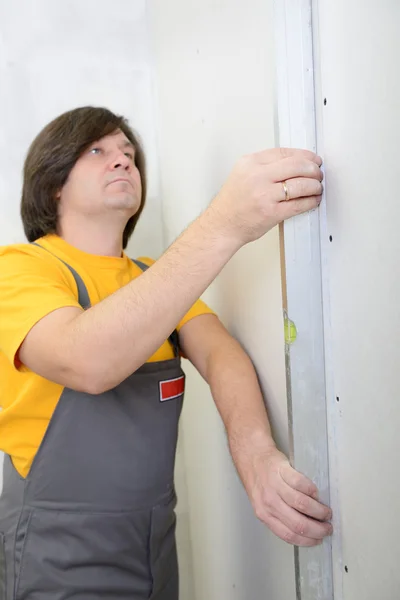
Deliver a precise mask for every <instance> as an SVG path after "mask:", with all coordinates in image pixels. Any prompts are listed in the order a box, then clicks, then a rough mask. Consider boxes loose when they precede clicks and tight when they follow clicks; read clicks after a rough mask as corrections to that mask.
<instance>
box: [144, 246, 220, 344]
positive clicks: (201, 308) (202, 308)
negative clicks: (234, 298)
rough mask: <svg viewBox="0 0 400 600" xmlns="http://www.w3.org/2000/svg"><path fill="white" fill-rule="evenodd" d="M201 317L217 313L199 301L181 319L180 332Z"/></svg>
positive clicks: (147, 263)
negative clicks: (192, 320) (195, 318)
mask: <svg viewBox="0 0 400 600" xmlns="http://www.w3.org/2000/svg"><path fill="white" fill-rule="evenodd" d="M139 260H140V261H142V262H143V263H144V264H146V265H148V266H149V267H150V266H151V265H152V264H154V263H155V260H153V259H152V258H148V257H147V256H146V257H140V258H139ZM200 315H215V312H214V311H213V310H212V309H211V308H210V307H209V306H207V304H206V303H205V302H203V300H200V299H199V300H197V301H196V302H195V303H194V304H193V306H192V307H191V308H190V309H189V310H188V312H187V313H186V315H185V316H184V317H183V319H181V321H180V322H179V323H178V325H177V330H178V332H179V331H180V329H182V327H183V326H184V325H185V324H186V323H188V322H189V321H190V320H191V319H194V317H199V316H200Z"/></svg>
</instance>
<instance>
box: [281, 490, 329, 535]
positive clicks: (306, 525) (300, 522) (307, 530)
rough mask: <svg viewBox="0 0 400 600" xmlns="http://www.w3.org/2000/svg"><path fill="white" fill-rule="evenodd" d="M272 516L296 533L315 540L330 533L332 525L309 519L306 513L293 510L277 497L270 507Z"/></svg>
mask: <svg viewBox="0 0 400 600" xmlns="http://www.w3.org/2000/svg"><path fill="white" fill-rule="evenodd" d="M270 511H271V513H272V516H274V517H275V518H276V519H279V520H280V521H281V522H282V523H283V524H284V525H286V527H287V528H288V529H290V531H293V532H294V533H295V534H296V535H302V536H305V537H309V538H312V539H316V540H322V539H324V538H325V537H327V536H328V535H332V531H333V528H332V525H331V524H330V523H323V522H321V521H316V520H315V519H310V517H307V516H306V515H303V514H301V513H299V512H298V511H297V510H294V508H292V507H291V506H288V505H287V504H286V503H285V502H284V501H283V500H281V499H280V498H279V500H278V501H275V504H274V506H273V508H272V509H271V508H270Z"/></svg>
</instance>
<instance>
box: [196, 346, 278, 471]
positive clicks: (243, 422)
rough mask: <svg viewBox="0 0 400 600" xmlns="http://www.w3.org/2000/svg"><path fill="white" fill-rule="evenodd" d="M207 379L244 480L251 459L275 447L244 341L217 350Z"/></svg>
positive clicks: (210, 360)
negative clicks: (244, 348)
mask: <svg viewBox="0 0 400 600" xmlns="http://www.w3.org/2000/svg"><path fill="white" fill-rule="evenodd" d="M207 380H208V383H209V385H210V388H211V392H212V395H213V398H214V401H215V403H216V406H217V408H218V411H219V413H220V415H221V418H222V420H223V422H224V425H225V428H226V431H227V435H228V441H229V447H230V451H231V454H232V458H233V460H234V462H235V465H236V467H237V469H238V472H239V475H240V476H241V478H242V480H245V479H246V473H247V466H248V464H249V461H251V462H252V461H254V460H255V456H256V455H265V454H266V453H268V452H269V451H270V450H271V449H273V448H275V443H274V440H273V438H272V434H271V428H270V424H269V420H268V415H267V411H266V408H265V405H264V400H263V396H262V392H261V389H260V385H259V383H258V379H257V375H256V372H255V369H254V367H253V364H252V362H251V360H250V358H249V357H248V356H247V354H246V353H245V352H244V350H243V349H242V348H241V346H240V344H239V343H238V342H236V341H235V340H233V339H231V342H230V343H229V345H225V344H224V345H223V346H221V347H220V348H218V349H214V350H213V352H212V354H211V355H210V357H209V361H208V368H207Z"/></svg>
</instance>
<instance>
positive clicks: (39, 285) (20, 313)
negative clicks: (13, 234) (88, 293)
mask: <svg viewBox="0 0 400 600" xmlns="http://www.w3.org/2000/svg"><path fill="white" fill-rule="evenodd" d="M43 252H44V251H43V250H40V249H38V248H36V247H35V246H30V245H29V244H21V245H15V246H6V247H3V248H0V351H1V352H3V353H4V354H5V356H6V357H7V358H8V360H9V361H10V362H11V363H12V364H14V365H15V366H16V367H17V368H19V367H20V364H19V363H18V360H17V359H16V354H17V352H18V350H19V347H20V346H21V344H22V342H23V341H24V339H25V337H26V335H27V334H28V333H29V331H30V330H31V329H32V327H33V326H34V325H35V324H36V323H37V322H38V321H40V320H41V319H42V318H43V317H45V316H46V315H48V314H50V313H51V312H53V311H54V310H57V309H59V308H63V307H67V306H76V307H78V308H80V305H79V302H78V299H77V290H76V284H75V281H74V279H73V277H72V275H71V274H70V273H69V270H68V269H67V267H65V265H64V264H63V263H62V262H61V261H59V260H57V259H56V258H55V257H52V256H51V255H50V254H49V256H48V257H47V256H46V255H43Z"/></svg>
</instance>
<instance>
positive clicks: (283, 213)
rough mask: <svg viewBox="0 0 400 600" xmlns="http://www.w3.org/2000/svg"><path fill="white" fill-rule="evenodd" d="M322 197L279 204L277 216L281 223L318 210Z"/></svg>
mask: <svg viewBox="0 0 400 600" xmlns="http://www.w3.org/2000/svg"><path fill="white" fill-rule="evenodd" d="M321 200H322V196H311V197H310V198H301V199H299V200H290V201H289V202H278V204H277V208H278V211H277V214H278V216H279V218H280V220H281V221H285V220H286V219H290V218H291V217H295V216H296V215H301V214H303V213H306V212H309V211H310V210H314V209H315V208H318V206H319V205H320V204H321Z"/></svg>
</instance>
